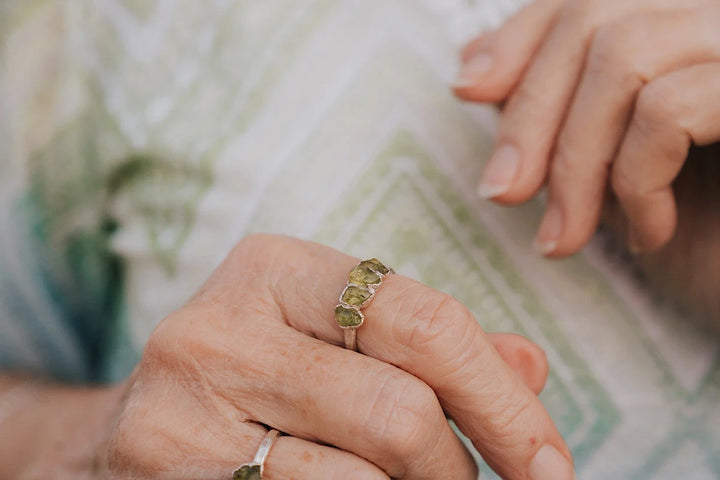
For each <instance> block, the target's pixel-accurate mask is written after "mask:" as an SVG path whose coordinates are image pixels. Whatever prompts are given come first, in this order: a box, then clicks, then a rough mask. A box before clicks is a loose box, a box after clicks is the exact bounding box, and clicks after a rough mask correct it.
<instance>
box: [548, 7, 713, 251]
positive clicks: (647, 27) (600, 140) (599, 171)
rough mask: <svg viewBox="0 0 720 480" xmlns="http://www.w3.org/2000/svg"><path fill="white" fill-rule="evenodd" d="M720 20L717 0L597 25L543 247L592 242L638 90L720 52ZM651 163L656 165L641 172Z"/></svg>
mask: <svg viewBox="0 0 720 480" xmlns="http://www.w3.org/2000/svg"><path fill="white" fill-rule="evenodd" d="M719 28H720V8H719V7H718V6H717V5H716V4H713V5H712V6H710V7H707V8H704V9H700V8H696V9H691V10H681V11H673V12H653V13H649V14H642V15H637V16H633V17H629V18H627V19H624V20H622V21H619V22H615V23H612V24H609V25H607V26H604V27H602V28H600V29H599V30H598V31H597V33H596V34H595V36H594V38H593V41H592V45H591V47H590V50H589V53H588V59H587V63H586V68H585V72H584V74H583V77H582V80H581V83H580V86H579V87H578V91H577V95H576V96H575V98H574V100H573V103H572V106H571V108H570V111H569V115H568V118H567V121H566V122H565V124H564V127H563V129H562V132H561V134H560V136H559V139H558V142H557V146H556V153H555V155H554V158H553V161H552V165H551V169H552V172H551V177H550V198H549V202H548V211H547V212H546V220H545V221H544V222H541V227H540V230H539V232H538V236H537V240H536V245H538V247H539V249H540V250H541V252H542V253H544V254H551V255H568V254H571V253H574V252H576V251H577V250H579V249H580V248H581V247H582V246H583V245H584V244H585V243H587V241H588V240H589V239H590V237H591V236H592V234H593V233H594V231H595V228H596V227H597V223H598V221H599V218H600V211H601V207H602V202H603V194H604V192H605V188H606V185H607V179H608V172H609V167H610V164H611V162H612V160H613V158H614V156H615V154H616V153H617V149H618V148H619V145H620V142H621V140H622V137H623V134H624V132H625V129H626V127H627V122H628V118H629V116H630V114H631V112H632V109H633V105H634V102H635V98H636V97H637V93H638V91H640V89H641V88H642V86H643V85H644V84H645V83H647V82H648V81H650V80H652V79H653V78H656V77H658V76H660V75H663V74H665V73H667V72H670V71H672V70H676V69H678V68H682V67H685V66H689V65H693V64H696V63H700V62H707V61H712V60H718V59H720V35H718V33H717V32H718V29H719ZM589 112H591V113H589ZM645 158H647V157H645ZM649 168H651V169H655V168H656V166H655V165H654V164H652V163H648V164H647V165H645V166H644V168H643V169H642V170H640V171H637V172H635V173H637V174H644V173H645V172H644V171H645V170H647V169H649Z"/></svg>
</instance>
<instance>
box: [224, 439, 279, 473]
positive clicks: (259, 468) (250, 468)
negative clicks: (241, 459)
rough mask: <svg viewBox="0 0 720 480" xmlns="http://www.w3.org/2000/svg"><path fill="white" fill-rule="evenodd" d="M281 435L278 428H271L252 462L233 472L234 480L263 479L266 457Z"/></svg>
mask: <svg viewBox="0 0 720 480" xmlns="http://www.w3.org/2000/svg"><path fill="white" fill-rule="evenodd" d="M279 436H280V432H278V431H277V430H270V431H269V432H267V434H266V435H265V438H263V440H262V442H261V443H260V446H259V447H258V449H257V453H255V458H253V461H252V462H248V463H243V464H242V465H240V466H239V467H238V468H237V470H235V471H234V472H233V475H232V480H262V474H263V469H264V468H265V459H266V458H267V456H268V453H269V452H270V448H271V447H272V446H273V443H275V440H276V439H277V438H278V437H279Z"/></svg>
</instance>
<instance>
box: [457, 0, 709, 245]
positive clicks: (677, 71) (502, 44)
mask: <svg viewBox="0 0 720 480" xmlns="http://www.w3.org/2000/svg"><path fill="white" fill-rule="evenodd" d="M463 60H464V69H463V70H462V72H461V76H460V78H459V80H458V82H457V84H456V85H455V91H456V93H457V95H459V96H460V97H462V98H464V99H467V100H472V101H483V102H506V105H505V108H504V111H503V113H502V118H501V121H500V125H499V131H498V143H497V147H496V151H495V154H494V155H493V157H492V158H491V160H490V161H489V163H488V165H487V167H486V169H485V172H484V175H483V180H482V182H481V186H480V189H479V192H480V194H481V195H483V196H485V197H487V198H492V199H493V200H495V201H497V202H500V203H505V204H515V203H518V202H522V201H525V200H528V199H529V198H531V197H532V196H534V195H535V194H536V193H537V192H538V191H539V190H540V188H541V187H542V186H543V185H544V184H545V182H547V184H548V190H549V196H548V204H547V208H546V211H545V215H544V217H543V220H542V222H541V224H540V228H539V230H538V234H537V237H536V243H535V245H536V248H537V249H538V250H539V251H540V252H541V253H543V254H546V255H550V256H562V255H568V254H571V253H574V252H576V251H577V250H579V249H580V248H581V247H582V246H583V245H584V244H585V243H586V242H587V241H588V240H589V238H590V237H591V236H592V234H593V232H594V231H595V228H596V226H597V223H598V220H599V217H600V211H601V206H602V202H603V195H604V193H605V190H606V185H607V183H608V179H609V181H610V184H611V186H612V188H613V190H614V191H615V194H616V195H617V197H618V200H619V201H620V203H621V205H622V207H623V209H624V211H625V214H626V216H627V218H628V220H629V224H630V233H629V242H630V247H631V249H633V250H635V251H650V250H655V249H657V248H659V247H661V246H663V245H664V244H665V243H667V242H668V240H669V239H670V238H671V237H672V235H673V233H674V230H675V227H676V221H677V219H676V216H677V214H676V205H675V200H674V197H673V191H672V188H671V184H672V182H673V180H674V178H675V177H676V176H677V174H678V173H679V171H680V169H681V167H682V165H683V163H684V162H685V159H686V156H687V151H688V148H689V146H690V145H691V144H692V143H695V144H698V145H704V144H710V143H713V142H717V141H720V3H718V2H717V1H715V0H688V1H683V2H678V1H677V0H637V1H632V0H631V1H628V0H605V1H598V0H536V1H535V2H534V3H532V4H530V5H529V6H527V7H526V8H525V9H524V10H522V11H520V12H519V13H518V14H517V15H515V16H514V17H513V18H511V19H510V20H509V21H508V22H507V23H506V24H505V25H504V26H503V27H502V28H500V29H499V30H497V31H494V32H490V33H487V34H485V35H481V36H480V37H478V38H476V39H475V40H473V41H472V42H470V44H469V45H468V46H467V47H466V48H465V50H464V52H463Z"/></svg>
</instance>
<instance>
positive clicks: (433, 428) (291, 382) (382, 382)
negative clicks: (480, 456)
mask: <svg viewBox="0 0 720 480" xmlns="http://www.w3.org/2000/svg"><path fill="white" fill-rule="evenodd" d="M258 322H259V324H260V325H262V324H265V323H266V321H265V320H264V319H262V318H258ZM246 330H247V331H246ZM251 330H255V331H257V328H256V325H255V324H247V325H245V326H241V327H239V328H238V331H237V332H236V334H235V335H234V336H233V337H234V338H243V337H246V336H249V335H252V333H253V332H252V331H251ZM264 339H265V341H264V342H258V343H256V344H253V345H244V346H243V348H242V350H241V351H238V352H237V353H236V354H235V355H234V358H233V359H232V360H229V361H228V365H227V368H226V369H223V372H215V374H216V375H220V376H226V375H229V374H230V373H231V372H243V375H242V378H237V379H236V380H234V381H233V382H232V384H231V386H229V387H228V386H225V387H224V388H223V390H224V391H226V392H229V395H230V396H231V398H235V399H238V400H239V405H241V406H242V409H243V411H244V412H247V414H248V415H249V417H250V418H253V419H255V420H257V421H259V422H261V423H264V424H267V425H272V426H273V427H274V428H277V429H279V430H282V431H285V432H288V433H290V434H292V435H293V436H297V437H301V438H304V439H306V440H310V441H319V442H322V443H326V444H331V445H334V446H336V447H338V448H340V449H342V450H345V451H348V452H352V453H353V454H355V455H357V456H359V457H362V458H365V459H367V460H369V461H370V462H372V463H373V464H375V465H377V466H378V467H380V468H381V469H382V470H383V471H385V472H387V474H388V475H389V476H391V477H394V478H405V479H421V478H457V479H460V480H475V478H477V466H476V464H475V462H474V460H473V458H472V456H471V455H470V454H469V452H468V451H467V449H466V448H465V446H464V445H463V444H462V442H461V441H460V440H459V439H458V437H457V436H456V435H455V433H454V432H453V431H452V429H451V428H450V425H449V424H448V422H447V420H446V418H445V414H444V413H443V410H442V407H441V406H440V403H439V402H438V399H437V397H436V396H435V393H434V392H433V391H432V390H431V389H430V387H428V386H427V385H426V384H424V383H423V382H421V381H420V380H418V379H417V378H415V377H414V376H412V375H410V374H409V373H407V372H405V371H402V370H400V369H398V368H396V367H394V366H392V365H388V364H386V363H383V362H381V361H378V360H376V359H374V358H370V357H367V356H364V355H358V354H357V353H355V352H351V351H348V350H344V349H340V348H337V347H335V346H333V345H328V344H327V343H325V342H322V341H320V340H317V339H314V338H310V337H308V336H307V335H304V334H303V333H301V332H298V331H297V330H295V329H293V328H291V327H288V326H286V325H283V326H278V327H276V328H275V329H273V330H272V331H266V332H265V333H264ZM259 359H262V362H260V361H259ZM320 478H324V477H320Z"/></svg>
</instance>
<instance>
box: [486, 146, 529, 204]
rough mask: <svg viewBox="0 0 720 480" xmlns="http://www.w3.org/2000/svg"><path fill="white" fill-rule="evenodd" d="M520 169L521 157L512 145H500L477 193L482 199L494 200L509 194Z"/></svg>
mask: <svg viewBox="0 0 720 480" xmlns="http://www.w3.org/2000/svg"><path fill="white" fill-rule="evenodd" d="M519 168H520V155H518V152H517V150H516V149H515V147H513V146H512V145H510V144H506V145H499V146H498V147H497V150H496V151H495V153H494V154H493V155H492V157H490V160H488V163H487V165H485V171H484V172H483V176H482V181H481V182H480V185H479V186H478V190H477V193H478V195H479V196H480V197H481V198H493V197H497V196H498V195H501V194H503V193H505V192H507V191H508V190H509V189H510V186H511V185H512V182H513V180H514V178H515V176H516V175H517V172H518V169H519Z"/></svg>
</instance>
